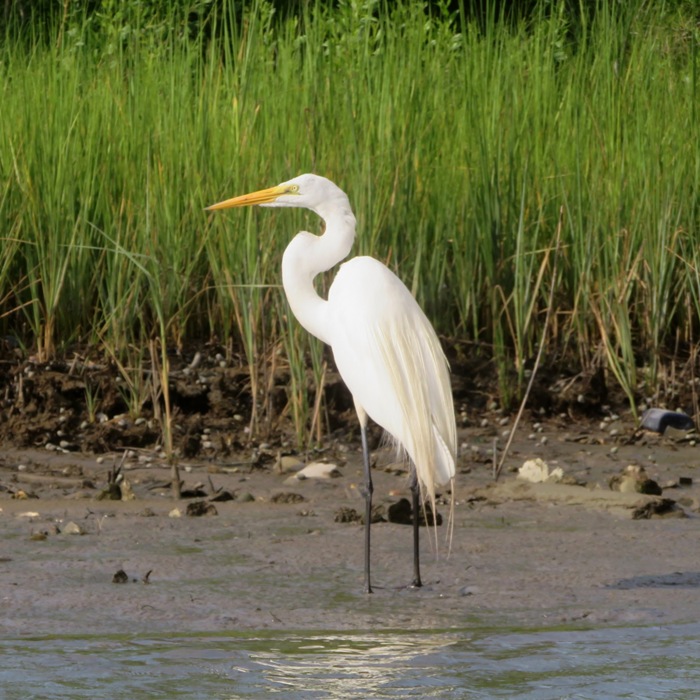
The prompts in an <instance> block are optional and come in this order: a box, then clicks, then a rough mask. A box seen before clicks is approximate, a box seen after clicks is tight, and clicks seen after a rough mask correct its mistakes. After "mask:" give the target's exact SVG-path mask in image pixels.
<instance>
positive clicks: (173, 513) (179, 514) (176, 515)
mask: <svg viewBox="0 0 700 700" xmlns="http://www.w3.org/2000/svg"><path fill="white" fill-rule="evenodd" d="M168 517H169V518H181V517H182V511H181V510H180V509H179V508H173V509H172V510H171V511H170V512H169V513H168Z"/></svg>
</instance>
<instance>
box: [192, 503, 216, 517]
mask: <svg viewBox="0 0 700 700" xmlns="http://www.w3.org/2000/svg"><path fill="white" fill-rule="evenodd" d="M185 512H186V514H187V515H189V516H191V517H199V516H202V515H218V514H219V511H217V510H216V506H215V505H214V504H213V503H207V502H206V501H193V502H192V503H188V504H187V510H186V511H185Z"/></svg>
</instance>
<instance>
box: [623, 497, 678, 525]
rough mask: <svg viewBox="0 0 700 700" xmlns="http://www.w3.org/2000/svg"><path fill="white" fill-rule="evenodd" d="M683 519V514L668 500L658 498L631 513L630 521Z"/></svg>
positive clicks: (674, 503) (673, 502) (672, 501)
mask: <svg viewBox="0 0 700 700" xmlns="http://www.w3.org/2000/svg"><path fill="white" fill-rule="evenodd" d="M669 516H671V517H676V518H684V517H686V516H685V513H684V512H683V510H682V509H681V508H679V507H678V505H677V504H676V502H675V501H674V500H672V499H670V498H660V499H659V500H658V501H650V502H649V503H645V504H644V505H643V506H639V508H635V509H634V511H632V520H648V519H649V518H654V517H656V518H662V517H669Z"/></svg>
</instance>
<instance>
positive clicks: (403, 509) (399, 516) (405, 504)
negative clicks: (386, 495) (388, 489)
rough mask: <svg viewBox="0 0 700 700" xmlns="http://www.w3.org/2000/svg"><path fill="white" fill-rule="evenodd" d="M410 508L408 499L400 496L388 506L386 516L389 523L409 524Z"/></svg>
mask: <svg viewBox="0 0 700 700" xmlns="http://www.w3.org/2000/svg"><path fill="white" fill-rule="evenodd" d="M412 510H413V509H412V508H411V503H410V501H409V500H408V499H407V498H402V499H400V500H398V501H396V503H392V504H391V505H390V506H389V508H388V510H387V518H388V519H389V522H390V523H399V524H400V525H411V524H412V523H413V512H412Z"/></svg>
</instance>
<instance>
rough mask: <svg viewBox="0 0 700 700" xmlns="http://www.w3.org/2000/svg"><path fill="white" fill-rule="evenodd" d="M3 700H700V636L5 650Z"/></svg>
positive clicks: (76, 642) (190, 642)
mask: <svg viewBox="0 0 700 700" xmlns="http://www.w3.org/2000/svg"><path fill="white" fill-rule="evenodd" d="M0 653H1V654H2V661H3V663H2V665H1V666H0V696H2V697H3V698H7V700H19V699H20V698H21V699H22V700H24V699H25V698H49V697H50V698H180V697H182V698H217V699H219V698H220V699H221V700H228V699H232V700H233V699H237V698H266V697H269V696H279V697H283V698H290V699H291V700H294V699H296V698H299V699H300V698H329V699H345V698H366V697H372V698H399V697H400V698H404V697H416V698H417V697H421V698H513V697H517V698H520V699H524V700H529V699H531V700H550V699H551V700H554V699H555V698H556V699H559V698H623V697H624V698H629V697H635V698H637V697H643V698H650V699H653V698H668V697H673V698H681V699H682V698H689V699H690V698H696V697H697V688H698V687H700V624H690V625H675V626H665V627H664V626H658V627H643V628H631V627H626V628H608V629H595V630H564V631H556V630H532V631H522V630H521V631H498V630H484V629H475V630H462V631H447V632H446V631H425V632H408V633H403V632H372V633H353V632H349V633H325V634H321V633H318V634H313V633H298V634H293V633H282V632H280V633H271V634H258V635H242V634H241V635H219V634H217V635H198V636H165V637H158V638H146V637H142V636H140V637H135V638H129V637H110V638H103V637H100V638H98V637H88V638H69V639H60V638H47V637H43V638H39V639H26V638H22V639H10V640H0Z"/></svg>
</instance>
